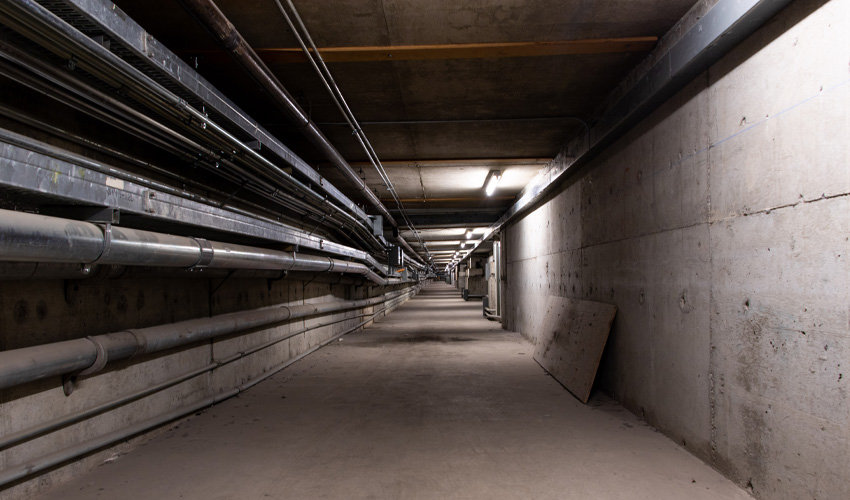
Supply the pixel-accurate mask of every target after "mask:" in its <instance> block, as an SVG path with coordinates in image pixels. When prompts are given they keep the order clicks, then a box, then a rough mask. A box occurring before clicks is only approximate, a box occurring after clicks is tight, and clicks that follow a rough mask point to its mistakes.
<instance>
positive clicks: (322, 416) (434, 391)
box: [42, 283, 750, 500]
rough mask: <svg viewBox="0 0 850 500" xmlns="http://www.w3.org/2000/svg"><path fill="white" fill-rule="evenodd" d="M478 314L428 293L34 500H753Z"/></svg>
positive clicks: (455, 298)
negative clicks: (574, 387)
mask: <svg viewBox="0 0 850 500" xmlns="http://www.w3.org/2000/svg"><path fill="white" fill-rule="evenodd" d="M480 311H481V303H480V302H463V301H462V300H461V299H460V294H459V293H458V292H457V291H456V290H454V289H453V288H451V287H449V286H447V285H445V284H442V283H437V284H433V285H431V286H429V287H426V288H424V289H423V290H422V292H421V293H420V294H419V295H418V296H417V297H416V298H415V299H413V300H412V301H410V302H408V303H407V304H405V305H404V306H402V307H401V308H399V309H398V310H396V311H395V312H394V313H392V314H391V315H390V316H389V317H387V318H385V319H383V320H382V321H381V323H379V324H376V325H374V326H373V327H371V328H369V329H368V330H365V331H362V332H358V333H355V334H352V335H348V336H346V337H344V338H343V340H342V341H339V342H335V343H334V344H332V346H329V347H326V348H324V349H322V350H320V351H318V352H317V353H315V354H313V355H311V356H309V357H308V358H306V359H305V360H303V361H301V362H299V363H296V364H295V365H293V366H292V367H290V368H288V369H286V370H284V371H283V372H281V373H279V374H278V375H276V376H275V377H273V378H271V379H269V380H268V381H266V382H264V383H262V384H260V385H258V386H257V387H255V388H253V389H251V390H250V391H248V392H246V393H244V394H242V395H240V396H239V397H237V398H233V399H231V400H228V401H226V402H224V403H222V404H219V405H218V406H215V407H213V408H210V409H209V410H207V411H204V412H202V413H201V414H199V415H196V416H194V417H191V418H189V419H187V420H185V421H184V422H182V423H181V424H180V425H179V426H177V427H176V428H173V429H171V430H170V431H168V432H166V433H164V434H162V435H161V436H159V437H157V438H154V439H153V440H151V441H150V442H148V443H147V444H146V445H143V446H141V447H139V448H138V449H136V450H134V451H132V452H130V453H129V454H127V455H124V456H120V457H118V458H115V459H114V460H110V461H108V462H107V463H104V464H103V465H102V466H100V467H98V468H97V469H96V470H94V471H92V472H91V473H88V474H86V475H84V476H81V477H79V478H78V479H77V480H75V481H73V482H71V483H68V484H66V485H64V486H62V487H61V488H59V489H57V490H54V491H52V492H51V493H49V494H48V495H46V496H43V497H42V498H45V499H54V498H55V499H63V500H73V499H83V498H85V499H90V498H185V499H205V500H208V499H225V498H227V499H232V498H245V499H251V498H258V499H262V498H279V499H282V498H559V499H563V498H575V499H630V500H633V499H644V498H645V499H653V500H658V499H677V500H678V499H682V498H688V499H689V500H697V499H717V498H723V499H727V498H733V499H734V498H742V499H745V498H750V497H749V495H747V493H745V492H744V491H743V490H741V489H740V488H738V487H737V486H735V485H734V484H732V483H731V482H730V481H728V480H726V479H725V478H723V477H722V476H721V475H720V474H718V473H717V472H715V471H714V470H713V469H711V468H710V467H708V466H707V465H705V464H704V463H703V462H701V461H700V460H699V459H697V458H695V457H694V456H692V455H690V454H689V453H688V452H687V451H685V450H684V449H682V448H681V447H679V446H677V445H676V444H675V443H673V442H672V441H670V440H669V439H667V438H666V437H664V436H663V435H662V434H660V433H659V432H657V431H655V430H654V429H653V428H651V427H649V426H647V425H646V424H644V423H642V422H641V421H640V420H638V419H637V418H636V417H635V416H634V415H633V414H631V413H629V412H628V411H626V410H624V409H623V408H622V407H620V406H619V405H618V404H617V403H615V402H613V401H611V400H610V399H608V398H606V397H604V396H603V395H601V394H598V393H597V394H594V395H593V396H592V398H591V400H590V403H589V404H588V405H583V404H581V403H580V402H579V401H578V400H576V399H575V398H574V397H573V396H572V395H570V394H569V393H568V392H567V391H566V390H565V389H563V388H562V387H561V386H560V385H559V384H558V383H557V382H556V381H555V380H554V379H552V378H551V377H549V376H548V375H547V374H546V373H545V372H544V371H543V370H542V369H541V368H540V367H539V366H538V365H537V364H536V363H535V362H534V360H533V359H532V352H533V348H532V345H530V344H529V343H528V342H527V341H526V340H525V339H523V338H522V337H521V336H520V335H519V334H517V333H513V332H506V331H502V330H500V325H499V324H498V323H493V322H488V321H486V320H485V319H483V318H482V317H481V312H480Z"/></svg>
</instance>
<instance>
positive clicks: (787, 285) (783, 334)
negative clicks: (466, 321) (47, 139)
mask: <svg viewBox="0 0 850 500" xmlns="http://www.w3.org/2000/svg"><path fill="white" fill-rule="evenodd" d="M849 70H850V2H846V1H832V2H827V3H825V2H822V1H809V0H800V1H797V2H794V3H792V4H791V6H790V7H788V8H787V9H785V10H784V11H783V12H781V13H780V14H779V15H778V16H777V17H776V18H774V19H772V20H771V21H770V22H769V23H768V24H767V25H766V26H764V27H763V28H762V29H761V30H759V31H758V32H757V33H756V34H754V35H753V36H751V37H750V38H749V39H747V40H746V41H745V42H744V43H743V44H741V45H740V46H738V47H737V48H736V49H734V50H733V51H732V52H731V53H730V54H728V55H727V56H726V57H725V58H723V59H722V60H721V61H719V62H718V63H717V64H715V65H714V66H713V67H711V68H710V69H709V70H708V71H707V72H705V73H703V74H701V75H700V76H699V77H697V78H696V79H695V80H694V81H693V82H691V83H690V84H689V85H688V86H687V87H686V88H685V89H684V90H682V91H681V92H679V93H678V94H677V95H676V96H674V97H673V98H671V99H670V100H669V101H668V102H666V103H665V104H664V105H663V106H662V107H661V108H659V109H658V110H656V111H655V112H654V113H653V114H652V115H651V116H650V117H648V118H647V119H645V120H644V121H643V122H642V123H641V124H639V125H638V126H637V127H636V128H635V129H633V130H632V131H630V132H629V133H628V134H627V135H626V136H625V137H623V138H621V139H620V140H619V141H618V142H617V143H616V144H614V145H613V146H612V147H610V148H609V149H608V150H607V151H606V152H604V153H603V154H602V155H601V156H599V157H597V158H596V159H595V160H594V161H593V164H592V165H591V166H590V167H589V168H588V169H587V170H586V171H585V174H583V175H582V176H581V177H580V178H579V179H576V180H573V181H572V182H571V184H569V185H565V186H562V188H561V189H560V190H559V191H558V192H556V193H555V194H554V195H552V196H550V197H549V198H548V199H546V200H543V201H542V202H541V203H540V204H539V205H538V206H537V207H535V209H534V210H533V211H532V212H530V213H528V214H527V215H526V216H524V217H523V218H521V219H519V220H517V221H515V222H513V223H512V224H511V225H510V226H509V227H507V229H506V230H505V234H504V241H505V254H506V255H505V257H506V259H507V277H506V279H507V297H506V303H505V312H504V313H503V317H504V319H505V327H506V328H507V329H512V330H517V331H520V332H522V333H523V334H524V335H526V336H527V337H529V338H530V339H531V340H535V337H536V332H537V331H538V329H539V327H540V324H541V320H542V314H543V313H544V308H545V304H546V297H547V296H548V295H560V296H566V297H576V298H582V299H587V300H595V301H600V302H607V303H612V304H616V305H617V306H618V313H617V318H616V320H615V323H614V327H613V330H612V334H611V337H610V340H609V342H608V346H607V348H606V353H605V356H604V359H603V363H602V366H601V367H600V372H599V376H598V379H597V384H598V387H599V388H600V389H602V390H604V391H605V392H607V393H610V394H611V395H612V396H613V397H615V398H616V399H618V400H620V401H622V402H623V403H624V404H625V405H626V406H627V407H628V408H629V409H630V410H632V411H633V412H635V413H636V414H638V415H640V416H642V417H644V418H645V419H646V420H647V421H648V422H649V423H650V424H652V425H654V426H656V427H657V428H659V429H660V430H661V431H663V432H664V433H665V434H667V435H668V436H670V437H671V438H673V439H674V440H675V441H677V442H678V443H680V444H681V445H682V446H684V447H685V448H687V449H688V450H689V451H691V452H692V453H694V454H696V455H697V456H699V457H701V458H703V459H704V460H706V461H707V462H708V463H710V464H711V465H712V466H714V467H716V468H717V469H719V470H720V471H722V472H723V473H725V474H726V475H728V476H729V477H731V478H732V479H734V480H735V481H737V482H738V483H739V484H740V485H742V486H744V487H748V488H750V489H751V490H752V492H753V493H754V495H755V496H756V497H758V498H771V499H803V498H818V499H822V498H834V499H838V498H850V482H848V481H847V479H846V478H847V474H848V471H850V397H848V387H850V386H848V383H850V382H848V377H849V376H850V374H848V373H847V372H848V367H850V306H848V304H850V258H849V256H850V196H848V194H850V141H848V137H850V71H849Z"/></svg>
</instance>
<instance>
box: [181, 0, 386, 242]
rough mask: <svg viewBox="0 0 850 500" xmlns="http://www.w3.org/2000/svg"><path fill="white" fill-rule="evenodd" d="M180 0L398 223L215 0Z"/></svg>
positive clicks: (311, 140)
mask: <svg viewBox="0 0 850 500" xmlns="http://www.w3.org/2000/svg"><path fill="white" fill-rule="evenodd" d="M180 3H182V4H183V6H184V7H185V8H186V10H187V11H189V13H190V14H192V16H193V17H194V18H195V19H196V20H198V22H199V23H201V25H202V26H204V27H205V28H206V29H207V31H209V32H210V34H212V35H213V37H215V39H216V40H217V41H218V42H219V43H220V44H221V45H222V47H223V48H224V49H225V50H226V51H228V52H229V53H230V54H231V55H233V57H234V58H235V59H236V61H237V62H238V63H239V64H240V65H241V66H242V67H243V68H244V69H245V70H246V71H247V72H248V73H249V74H250V75H251V77H252V78H253V79H254V80H255V81H256V82H257V83H258V84H259V85H260V87H262V88H263V89H265V90H266V92H268V94H269V95H270V96H271V98H272V99H273V100H274V102H275V104H277V105H278V107H280V108H281V109H282V110H283V111H284V112H285V113H286V115H287V116H288V117H289V119H290V121H292V123H294V124H295V125H296V126H297V127H298V128H299V129H300V130H301V132H302V133H303V134H304V135H305V136H306V137H307V139H309V140H310V142H312V143H313V144H314V145H315V146H316V147H318V148H319V149H320V150H321V151H322V153H324V154H325V156H327V158H328V159H329V160H330V161H331V162H332V163H333V164H334V166H336V168H337V169H338V170H339V171H340V172H341V173H342V174H343V175H344V176H345V178H346V179H348V181H349V182H351V184H352V185H353V186H354V187H355V188H356V189H357V190H358V191H360V192H361V193H363V195H364V196H365V197H366V199H367V200H368V201H369V203H370V204H372V206H374V207H375V208H376V209H377V210H378V211H379V212H380V213H381V215H382V216H383V217H384V219H385V220H386V221H387V222H389V223H390V224H392V226H393V227H398V223H397V222H396V221H395V219H394V218H393V216H392V215H390V213H389V211H388V210H387V208H386V207H385V206H384V204H383V203H381V200H380V199H378V197H377V196H376V195H375V193H373V192H372V191H371V190H370V189H369V188H368V186H366V183H364V182H363V180H362V179H361V178H360V177H359V176H358V175H357V173H356V172H355V171H354V169H352V168H351V166H350V165H349V164H348V162H346V161H345V158H343V157H342V155H340V154H339V151H337V150H336V148H334V146H333V145H332V144H331V143H330V141H328V139H327V138H326V137H325V135H324V134H323V133H322V131H321V130H319V128H318V127H317V126H316V124H315V123H313V122H312V120H310V118H309V117H308V116H307V114H306V113H305V112H304V110H302V109H301V106H299V105H298V103H297V102H295V99H294V98H293V97H292V96H291V95H290V94H289V92H288V91H287V90H286V88H284V86H283V85H282V84H281V83H280V81H279V80H278V79H277V78H276V77H275V76H274V75H273V74H272V72H271V71H270V70H269V69H268V67H266V65H265V64H264V63H263V62H262V60H260V57H259V56H258V55H257V53H256V52H254V49H252V48H251V46H250V45H249V44H248V42H247V41H245V39H244V38H243V37H242V35H241V34H240V33H239V31H237V30H236V27H235V26H233V24H232V23H231V22H230V21H229V20H228V19H227V17H226V16H225V15H224V13H222V12H221V10H220V9H219V8H218V6H217V5H216V4H215V2H213V1H212V0H180Z"/></svg>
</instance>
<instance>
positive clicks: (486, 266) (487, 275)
mask: <svg viewBox="0 0 850 500" xmlns="http://www.w3.org/2000/svg"><path fill="white" fill-rule="evenodd" d="M484 277H485V278H487V279H490V261H487V263H486V264H484Z"/></svg>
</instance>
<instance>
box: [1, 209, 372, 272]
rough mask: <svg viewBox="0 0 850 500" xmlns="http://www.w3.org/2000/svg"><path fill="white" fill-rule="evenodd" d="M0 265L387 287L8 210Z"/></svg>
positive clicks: (287, 257) (321, 262) (242, 250)
mask: <svg viewBox="0 0 850 500" xmlns="http://www.w3.org/2000/svg"><path fill="white" fill-rule="evenodd" d="M0 261H9V262H60V263H86V264H88V263H98V264H113V265H128V266H140V265H141V266H163V267H181V268H192V267H202V268H203V267H210V268H226V269H257V270H262V269H265V270H279V271H318V272H336V273H354V274H361V275H364V276H366V277H367V278H369V279H370V280H372V281H374V282H375V283H377V284H380V285H385V284H387V281H386V280H385V279H383V278H380V277H379V276H377V275H376V274H375V273H374V272H373V271H372V270H371V269H370V268H369V267H368V266H366V265H365V264H361V263H359V262H349V261H345V260H340V259H334V258H332V257H323V256H315V255H303V254H297V253H296V252H281V251H277V250H268V249H264V248H258V247H250V246H245V245H237V244H232V243H221V242H214V241H212V242H211V241H207V240H204V239H201V238H191V237H187V236H174V235H169V234H164V233H154V232H151V231H142V230H138V229H129V228H123V227H117V226H110V225H105V226H99V225H96V224H92V223H89V222H83V221H74V220H68V219H61V218H57V217H48V216H44V215H36V214H30V213H24V212H14V211H10V210H0Z"/></svg>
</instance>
